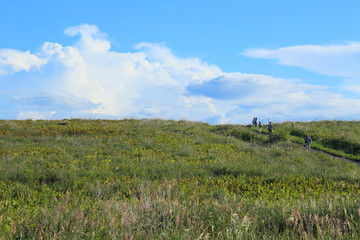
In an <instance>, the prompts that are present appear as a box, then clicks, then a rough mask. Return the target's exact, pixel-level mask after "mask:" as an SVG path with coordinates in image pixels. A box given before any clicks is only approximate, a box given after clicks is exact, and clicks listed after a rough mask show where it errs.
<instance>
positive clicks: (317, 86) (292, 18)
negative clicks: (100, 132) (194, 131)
mask: <svg viewBox="0 0 360 240" xmlns="http://www.w3.org/2000/svg"><path fill="white" fill-rule="evenodd" d="M359 10H360V1H356V0H347V1H338V0H336V1H335V0H327V1H325V0H316V1H314V0H303V1H289V0H273V1H269V0H257V1H239V0H221V1H220V0H207V1H205V0H191V1H190V0H181V1H177V0H173V1H169V0H152V1H148V0H137V1H135V0H134V1H125V0H102V1H97V0H87V1H85V0H76V1H74V0H72V1H69V0H62V1H58V0H56V1H45V0H33V1H28V0H11V1H9V0H3V1H0V119H49V120H52V119H70V118H84V119H125V118H134V119H154V118H157V119H171V120H188V121H201V122H207V123H209V124H249V123H251V120H252V118H253V117H257V118H258V120H260V121H262V122H263V123H267V122H268V121H273V122H284V121H318V120H360V31H359V23H360V14H358V12H359Z"/></svg>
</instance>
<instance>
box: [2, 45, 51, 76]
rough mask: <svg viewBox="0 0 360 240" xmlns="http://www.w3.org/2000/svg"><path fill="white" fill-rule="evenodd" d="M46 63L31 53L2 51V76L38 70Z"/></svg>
mask: <svg viewBox="0 0 360 240" xmlns="http://www.w3.org/2000/svg"><path fill="white" fill-rule="evenodd" d="M45 63H46V61H45V60H43V59H40V58H39V57H37V56H36V55H33V54H31V53H30V52H29V51H26V52H20V51H17V50H13V49H0V75H6V74H11V73H15V72H19V71H21V70H25V71H27V72H28V71H30V70H31V69H38V68H39V67H40V66H41V65H43V64H45Z"/></svg>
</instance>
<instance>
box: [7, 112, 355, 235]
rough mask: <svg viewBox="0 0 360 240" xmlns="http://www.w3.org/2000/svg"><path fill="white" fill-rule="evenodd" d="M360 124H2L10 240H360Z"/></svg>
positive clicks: (107, 121)
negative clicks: (306, 141)
mask: <svg viewBox="0 0 360 240" xmlns="http://www.w3.org/2000/svg"><path fill="white" fill-rule="evenodd" d="M359 125H360V124H359V123H358V122H338V121H334V122H312V123H283V124H276V125H275V126H274V137H273V138H271V139H270V138H269V137H268V136H266V135H261V134H257V133H256V132H255V131H254V130H255V129H252V128H251V127H247V126H240V125H218V126H211V125H208V124H205V123H198V122H186V121H164V120H121V121H110V120H79V119H74V120H67V121H30V120H28V121H0V171H1V174H0V186H1V187H0V213H1V214H0V236H1V237H2V238H3V239H271V238H273V239H335V238H336V239H359V238H360V166H359V165H357V164H354V163H351V162H348V161H346V160H343V159H338V158H334V157H331V156H329V155H326V154H324V153H322V152H314V151H306V150H305V149H304V148H303V146H302V145H301V144H300V143H301V142H302V139H301V138H302V135H303V134H306V133H310V134H311V135H312V136H313V138H314V146H315V147H317V148H319V149H321V148H322V149H324V150H328V151H333V152H336V153H337V154H338V155H341V154H343V155H344V156H347V157H350V158H352V159H355V160H356V159H358V156H359V150H358V146H359V145H360V139H359V131H360V129H359V130H358V128H359ZM264 132H266V130H264ZM349 146H351V147H349Z"/></svg>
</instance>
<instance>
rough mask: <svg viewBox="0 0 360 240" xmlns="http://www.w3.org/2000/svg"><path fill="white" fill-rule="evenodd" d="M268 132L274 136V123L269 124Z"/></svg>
mask: <svg viewBox="0 0 360 240" xmlns="http://www.w3.org/2000/svg"><path fill="white" fill-rule="evenodd" d="M268 131H269V133H270V134H272V131H273V125H272V122H269V125H268Z"/></svg>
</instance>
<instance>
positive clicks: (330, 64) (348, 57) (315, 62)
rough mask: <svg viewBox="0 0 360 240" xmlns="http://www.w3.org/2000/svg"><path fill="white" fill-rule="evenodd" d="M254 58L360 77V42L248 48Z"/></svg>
mask: <svg viewBox="0 0 360 240" xmlns="http://www.w3.org/2000/svg"><path fill="white" fill-rule="evenodd" d="M243 54H244V55H245V56H248V57H252V58H263V59H276V60H277V61H278V63H279V64H281V65H287V66H295V67H302V68H305V69H308V70H311V71H314V72H317V73H320V74H326V75H331V76H337V77H347V78H360V67H359V66H360V42H350V43H348V44H346V45H330V46H320V45H302V46H292V47H284V48H279V49H274V50H269V49H248V50H246V51H245V52H244V53H243Z"/></svg>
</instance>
